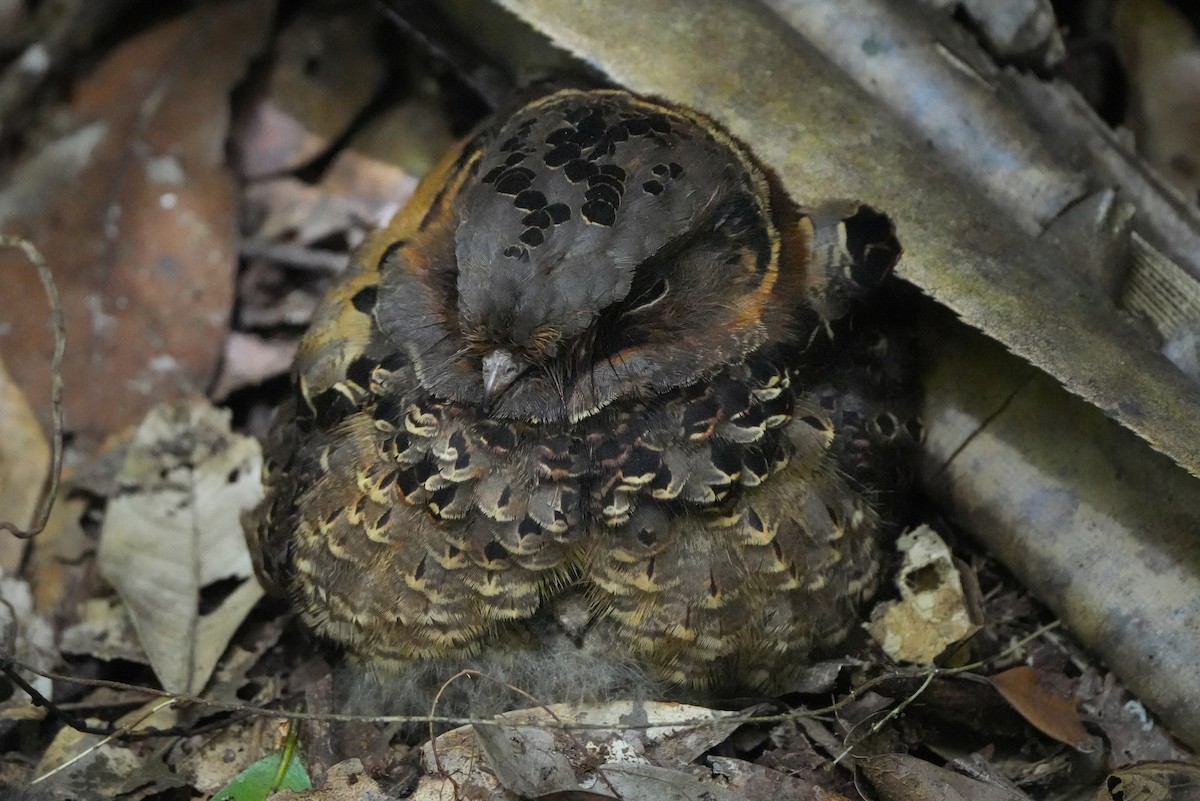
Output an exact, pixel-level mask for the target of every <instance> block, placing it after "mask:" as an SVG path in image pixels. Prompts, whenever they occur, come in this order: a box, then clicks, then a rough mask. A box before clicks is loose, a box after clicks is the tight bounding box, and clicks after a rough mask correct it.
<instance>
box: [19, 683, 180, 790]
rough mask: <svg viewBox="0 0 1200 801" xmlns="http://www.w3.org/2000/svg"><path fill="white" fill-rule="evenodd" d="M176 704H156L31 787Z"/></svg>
mask: <svg viewBox="0 0 1200 801" xmlns="http://www.w3.org/2000/svg"><path fill="white" fill-rule="evenodd" d="M174 703H175V701H174V700H173V699H170V698H168V699H167V700H165V701H163V702H162V703H159V704H155V705H154V707H152V708H151V709H150V710H149V711H148V712H146V714H144V715H141V716H139V717H138V718H137V720H134V721H132V722H131V723H128V724H126V725H124V726H122V727H121V728H119V729H117V730H116V731H114V732H113V733H112V734H110V735H108V736H107V737H105V738H104V739H102V740H100V741H99V742H97V743H94V744H93V745H91V746H89V747H87V748H85V749H84V750H82V751H80V752H79V753H78V754H76V755H75V756H73V757H71V758H70V759H68V760H67V761H66V762H64V763H62V764H61V765H59V766H58V767H57V768H54V769H52V770H48V771H46V772H45V773H43V774H42V775H41V776H38V777H37V778H36V779H34V780H33V781H31V782H30V783H29V786H30V787H32V786H33V785H35V784H37V783H38V782H42V781H45V780H46V779H49V778H50V777H51V776H53V775H54V774H56V773H58V772H59V771H60V770H64V769H66V768H68V767H70V766H71V765H74V764H75V763H76V762H78V761H79V760H81V759H83V758H84V757H85V756H87V755H88V754H90V753H92V752H93V751H95V750H96V749H98V748H100V747H101V746H104V745H107V744H108V743H110V742H112V741H113V740H115V739H117V738H118V737H120V736H121V735H123V734H126V733H128V732H131V731H133V729H134V728H136V727H137V726H140V725H141V724H142V723H144V722H145V721H147V720H149V719H150V718H151V717H152V716H153V715H155V714H156V713H157V712H158V711H159V710H161V709H166V708H167V707H169V706H171V705H173V704H174Z"/></svg>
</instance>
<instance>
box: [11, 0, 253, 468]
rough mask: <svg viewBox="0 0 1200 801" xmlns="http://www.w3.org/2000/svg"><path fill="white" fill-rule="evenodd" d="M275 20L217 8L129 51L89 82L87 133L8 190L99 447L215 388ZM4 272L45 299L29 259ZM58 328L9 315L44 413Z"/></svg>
mask: <svg viewBox="0 0 1200 801" xmlns="http://www.w3.org/2000/svg"><path fill="white" fill-rule="evenodd" d="M271 13H272V3H271V2H270V0H249V1H248V2H214V3H204V4H200V5H199V6H197V7H196V8H195V10H194V11H192V12H191V13H189V14H186V15H183V16H180V17H178V18H175V19H173V20H171V21H169V22H166V23H164V24H161V25H158V26H155V27H153V28H151V29H150V30H148V31H145V32H144V33H141V34H139V35H137V36H135V37H134V38H132V39H130V40H129V41H127V42H125V43H123V44H122V45H120V46H119V47H118V48H117V49H116V50H115V51H113V53H112V54H111V55H109V56H108V57H107V58H106V59H104V60H103V61H102V62H101V63H100V64H99V65H98V66H97V67H96V68H95V69H94V70H92V71H91V72H90V73H89V74H88V76H87V77H86V78H85V79H83V80H82V81H80V83H79V84H78V85H77V86H76V87H75V89H74V92H73V101H72V106H71V111H72V114H73V116H74V118H75V119H77V120H78V121H79V123H78V127H77V128H76V129H75V130H74V131H73V132H71V133H68V134H66V135H64V136H63V137H62V138H61V139H59V140H57V141H55V142H51V143H50V144H49V145H47V146H46V147H45V148H44V149H43V150H41V151H40V152H38V153H35V154H33V155H32V156H31V157H30V158H28V159H26V160H25V161H24V162H23V163H22V164H21V165H18V167H17V168H16V170H15V172H14V173H13V174H12V176H10V179H9V180H8V182H7V184H6V186H5V188H4V190H3V191H2V192H0V222H2V223H3V225H4V227H5V229H6V230H9V231H11V232H13V233H20V234H22V235H24V236H25V237H26V238H28V239H30V240H31V241H33V242H34V243H36V244H37V245H38V247H39V248H40V249H41V250H42V252H43V253H44V254H45V257H46V261H47V262H48V263H49V265H50V267H51V269H52V270H53V271H54V276H55V279H56V281H57V283H58V288H59V292H60V294H61V297H62V305H63V310H64V312H65V314H66V321H67V353H66V361H65V367H64V376H65V378H66V384H67V391H66V396H65V397H66V414H67V419H68V421H70V425H71V426H72V430H73V431H75V432H76V433H77V434H78V435H79V438H78V439H77V440H76V441H77V443H78V444H80V445H81V446H83V447H84V448H85V449H87V448H90V447H92V446H94V445H95V444H96V443H98V442H99V441H100V440H101V439H102V438H103V437H104V436H105V435H106V434H108V433H110V432H112V431H116V430H119V429H121V428H123V427H125V426H127V425H131V424H133V423H135V422H136V421H137V420H138V419H139V418H140V417H141V416H142V414H144V413H145V411H146V410H147V409H148V408H150V406H152V405H153V404H154V403H157V402H159V401H161V400H164V399H169V398H173V397H180V396H183V395H186V394H189V393H195V392H202V391H203V390H204V389H205V388H206V387H207V385H208V383H209V382H210V381H211V379H212V374H213V371H214V368H215V366H216V364H217V359H218V358H219V356H220V349H219V347H218V343H219V342H220V341H221V338H222V337H223V336H224V332H225V329H226V325H227V320H228V316H229V309H230V306H231V303H232V299H233V277H234V272H235V268H236V259H237V250H236V237H237V230H236V204H237V186H236V184H235V182H234V180H233V177H232V175H231V174H230V172H229V171H228V170H227V169H226V167H225V164H224V153H225V150H224V148H225V139H226V133H227V129H228V115H229V112H228V108H229V92H230V90H231V88H232V87H233V86H234V85H235V84H237V82H238V81H240V80H241V78H242V74H243V71H244V69H245V65H246V63H247V61H248V59H249V58H250V57H251V56H252V55H253V54H255V53H256V52H258V50H259V49H260V47H261V45H262V42H263V38H264V36H265V35H266V33H267V28H268V25H269V22H270V19H271ZM0 272H2V273H3V275H4V276H5V293H6V296H7V297H12V298H38V297H41V294H40V292H41V290H40V285H39V284H38V279H37V277H36V275H34V273H33V271H32V270H29V269H28V268H27V267H25V266H23V265H18V264H17V263H16V259H15V257H14V256H11V255H8V254H0ZM47 319H48V312H47V311H46V307H45V306H44V305H43V304H41V303H38V302H22V303H5V304H3V306H2V307H0V326H9V327H11V333H10V335H9V337H8V338H7V339H6V342H5V352H6V354H7V356H8V359H9V366H10V369H11V370H12V373H13V377H14V378H15V379H16V380H17V381H18V383H19V384H20V385H21V386H22V388H23V389H24V390H25V392H26V394H27V395H28V397H29V399H30V402H31V403H32V404H33V406H34V408H35V409H38V410H39V414H41V412H40V410H41V409H43V408H46V409H48V408H49V403H48V401H47V398H48V397H49V386H50V382H49V378H48V359H47V354H49V353H50V350H51V347H50V341H51V340H50V331H49V330H48V328H47V324H46V321H47Z"/></svg>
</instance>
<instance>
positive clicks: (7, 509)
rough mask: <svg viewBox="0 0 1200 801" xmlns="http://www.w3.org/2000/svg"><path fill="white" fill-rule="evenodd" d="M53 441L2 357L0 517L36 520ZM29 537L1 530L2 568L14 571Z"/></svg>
mask: <svg viewBox="0 0 1200 801" xmlns="http://www.w3.org/2000/svg"><path fill="white" fill-rule="evenodd" d="M49 469H50V445H49V444H48V443H47V442H46V436H45V434H43V433H42V427H41V425H40V424H39V423H38V420H37V415H35V414H34V411H33V408H32V407H31V406H30V405H29V402H28V401H27V400H26V399H25V395H24V393H23V392H21V388H20V387H18V386H17V385H16V384H15V383H14V382H13V380H12V378H11V377H10V376H9V374H8V370H7V369H6V368H5V366H4V362H3V360H0V520H9V521H12V522H13V523H14V524H15V525H16V526H17V527H19V528H22V529H27V528H29V527H30V526H31V525H32V524H33V520H34V515H35V513H36V512H37V508H38V500H39V499H40V498H41V495H42V486H43V484H44V482H45V479H46V471H47V470H49ZM27 542H28V540H25V539H19V538H17V537H14V536H12V535H10V534H9V533H8V532H2V531H0V572H4V573H15V572H16V571H17V568H19V567H20V566H21V561H22V558H23V557H24V555H25V546H26V543H27Z"/></svg>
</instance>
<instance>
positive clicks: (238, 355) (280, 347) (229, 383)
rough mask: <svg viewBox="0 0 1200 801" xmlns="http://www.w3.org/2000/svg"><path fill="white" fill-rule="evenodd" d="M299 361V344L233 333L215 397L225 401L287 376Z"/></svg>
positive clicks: (226, 345) (227, 344)
mask: <svg viewBox="0 0 1200 801" xmlns="http://www.w3.org/2000/svg"><path fill="white" fill-rule="evenodd" d="M295 357H296V341H295V340H274V339H267V338H265V337H260V336H257V335H256V334H247V333H243V332H241V331H231V332H230V333H229V336H228V337H227V338H226V339H225V358H224V360H223V362H222V365H221V374H220V376H219V377H218V378H217V383H216V384H215V385H214V386H213V390H212V393H211V394H212V397H213V398H214V399H215V400H218V401H221V400H224V399H225V398H228V397H229V395H230V394H231V393H233V392H236V391H237V390H239V389H245V388H246V387H253V386H256V385H258V384H261V383H263V382H264V381H266V380H268V379H270V378H275V377H276V376H281V375H284V374H285V373H287V371H288V369H289V368H290V367H291V366H292V360H293V359H294V358H295Z"/></svg>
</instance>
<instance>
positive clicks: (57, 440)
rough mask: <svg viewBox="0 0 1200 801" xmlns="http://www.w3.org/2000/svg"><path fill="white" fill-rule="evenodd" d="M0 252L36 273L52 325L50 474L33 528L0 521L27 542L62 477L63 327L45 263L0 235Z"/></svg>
mask: <svg viewBox="0 0 1200 801" xmlns="http://www.w3.org/2000/svg"><path fill="white" fill-rule="evenodd" d="M0 248H17V249H19V250H20V251H21V252H22V253H24V254H25V258H27V259H29V262H30V263H31V264H32V265H33V266H34V268H35V269H36V270H37V274H38V278H39V279H41V282H42V287H43V288H44V289H45V291H46V299H47V300H49V301H50V319H51V321H52V322H53V323H54V358H53V360H52V361H51V363H50V414H51V418H52V426H53V430H52V431H51V437H50V441H51V452H50V453H51V457H50V474H49V475H48V476H47V477H46V480H45V482H43V485H42V495H41V497H40V498H39V499H38V508H37V512H36V514H34V517H33V524H32V525H31V526H30V528H29V529H28V530H25V529H23V528H21V526H20V525H19V524H18V523H10V522H8V521H0V530H3V531H10V532H12V533H13V534H14V535H16V536H17V537H20V538H21V539H29V538H30V537H35V536H37V535H38V534H40V533H41V531H42V529H44V528H45V527H46V521H48V520H49V519H50V510H51V509H52V508H54V500H55V498H56V497H57V496H58V482H59V479H60V478H61V476H62V461H63V403H62V396H63V377H62V363H63V355H64V354H65V353H66V352H67V324H66V320H65V318H64V316H63V310H62V303H61V302H60V301H59V299H58V287H56V286H55V285H54V276H52V275H51V274H50V268H49V267H47V266H46V259H45V258H43V257H42V254H41V253H40V252H39V251H38V249H37V248H36V247H34V246H33V243H32V242H30V241H29V240H28V239H25V238H23V237H19V236H9V235H0Z"/></svg>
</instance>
